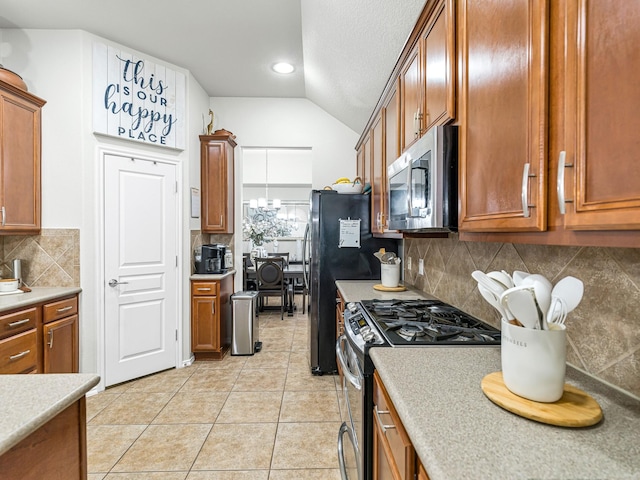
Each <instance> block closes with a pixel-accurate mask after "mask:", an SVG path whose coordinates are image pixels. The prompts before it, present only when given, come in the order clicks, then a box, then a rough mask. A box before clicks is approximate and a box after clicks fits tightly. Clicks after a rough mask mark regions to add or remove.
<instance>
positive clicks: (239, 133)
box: [211, 97, 360, 289]
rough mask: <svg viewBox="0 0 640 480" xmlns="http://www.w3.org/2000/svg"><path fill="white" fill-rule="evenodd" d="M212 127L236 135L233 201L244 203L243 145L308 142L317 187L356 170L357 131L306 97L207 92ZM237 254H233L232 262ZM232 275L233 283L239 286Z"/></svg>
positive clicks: (238, 228) (238, 240)
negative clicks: (215, 95) (234, 194)
mask: <svg viewBox="0 0 640 480" xmlns="http://www.w3.org/2000/svg"><path fill="white" fill-rule="evenodd" d="M211 109H212V110H213V112H214V114H215V125H214V129H218V128H224V129H226V130H229V131H231V132H233V133H234V135H236V141H237V143H238V147H236V150H235V152H236V155H235V160H236V161H235V166H236V175H235V178H236V199H235V202H236V205H238V206H240V205H242V195H241V192H242V158H241V155H242V147H310V148H311V149H312V151H313V168H312V185H313V188H314V189H321V188H323V187H325V186H326V185H331V184H332V183H333V182H334V180H335V179H336V178H338V177H349V178H353V177H355V176H356V162H355V158H356V153H355V145H356V142H357V141H358V139H359V138H360V135H359V134H358V133H357V132H355V131H354V130H351V129H350V128H349V127H347V126H346V125H345V124H343V123H342V122H340V121H338V120H337V119H336V118H334V117H332V116H331V115H329V114H328V113H327V112H325V111H324V110H322V109H321V108H320V107H318V106H317V105H316V104H314V103H313V102H311V101H309V100H307V99H305V98H244V97H243V98H230V97H213V98H211ZM241 214H242V209H241V208H236V209H235V216H236V219H235V232H236V235H235V245H234V249H233V251H234V252H242V215H241ZM239 260H241V255H235V256H234V261H235V262H236V268H237V269H238V268H239V266H241V263H240V264H239V263H238V262H239ZM239 277H241V275H236V283H235V285H236V289H240V288H241V286H242V278H239Z"/></svg>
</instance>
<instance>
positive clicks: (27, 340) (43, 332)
mask: <svg viewBox="0 0 640 480" xmlns="http://www.w3.org/2000/svg"><path fill="white" fill-rule="evenodd" d="M78 342H79V317H78V295H72V296H68V297H66V298H62V299H61V300H54V301H49V302H47V303H38V304H35V305H32V306H28V307H25V308H20V309H17V310H15V311H9V312H8V313H5V314H3V315H0V374H2V373H9V374H15V373H78V370H79V357H80V348H79V343H78Z"/></svg>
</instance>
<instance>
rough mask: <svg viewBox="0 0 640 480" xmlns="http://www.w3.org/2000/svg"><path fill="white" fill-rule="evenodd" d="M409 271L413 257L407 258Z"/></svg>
mask: <svg viewBox="0 0 640 480" xmlns="http://www.w3.org/2000/svg"><path fill="white" fill-rule="evenodd" d="M407 270H411V257H407Z"/></svg>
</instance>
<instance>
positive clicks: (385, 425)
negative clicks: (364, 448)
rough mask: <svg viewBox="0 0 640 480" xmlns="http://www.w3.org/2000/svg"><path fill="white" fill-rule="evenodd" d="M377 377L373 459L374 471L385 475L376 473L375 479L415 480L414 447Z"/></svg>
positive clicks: (374, 390) (375, 379)
mask: <svg viewBox="0 0 640 480" xmlns="http://www.w3.org/2000/svg"><path fill="white" fill-rule="evenodd" d="M373 378H374V383H373V423H374V432H375V433H374V435H375V437H374V438H375V439H374V454H373V458H374V464H375V465H376V467H375V468H374V470H377V471H378V472H379V473H378V475H381V476H378V477H376V476H375V474H374V479H375V478H378V479H382V478H393V479H395V480H413V479H414V477H415V467H416V455H415V450H414V448H413V444H412V443H411V439H410V438H409V435H408V434H407V432H406V430H405V429H404V426H403V425H402V422H401V421H400V417H399V416H398V413H397V412H396V409H395V408H394V406H393V403H392V402H391V399H390V398H389V395H388V394H387V391H386V390H385V388H384V385H383V384H382V381H381V380H380V377H379V376H378V374H377V372H376V373H374V377H373ZM376 445H377V447H376ZM387 472H388V473H387ZM389 473H391V476H388V474H389Z"/></svg>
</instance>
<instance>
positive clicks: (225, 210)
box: [200, 135, 235, 233]
mask: <svg viewBox="0 0 640 480" xmlns="http://www.w3.org/2000/svg"><path fill="white" fill-rule="evenodd" d="M234 145H235V144H230V143H229V142H228V141H225V140H218V139H216V138H212V137H211V136H205V135H203V136H201V137H200V157H201V158H200V162H201V168H200V184H201V187H202V192H201V204H202V208H201V212H200V214H201V216H202V219H201V229H202V232H203V233H233V192H234V188H233V181H234V173H233V146H234Z"/></svg>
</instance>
